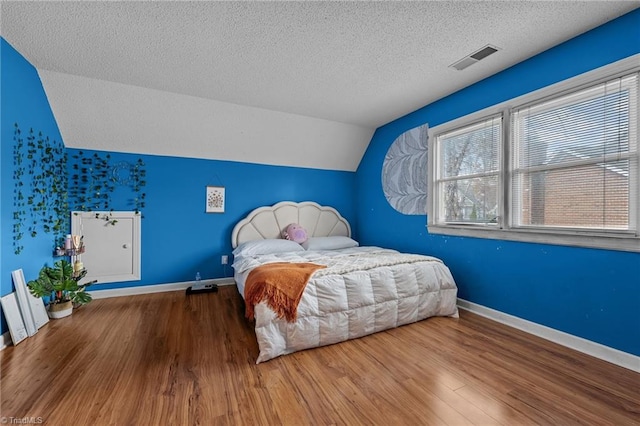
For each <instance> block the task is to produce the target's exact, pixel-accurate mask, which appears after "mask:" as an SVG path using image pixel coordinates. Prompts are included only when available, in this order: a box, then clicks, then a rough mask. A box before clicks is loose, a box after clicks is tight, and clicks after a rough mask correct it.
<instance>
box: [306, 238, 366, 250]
mask: <svg viewBox="0 0 640 426" xmlns="http://www.w3.org/2000/svg"><path fill="white" fill-rule="evenodd" d="M359 245H360V244H359V243H358V242H357V241H356V240H352V239H351V238H349V237H342V236H335V237H312V238H309V239H308V240H307V241H305V242H304V243H302V247H304V249H305V250H338V249H343V248H349V247H358V246H359Z"/></svg>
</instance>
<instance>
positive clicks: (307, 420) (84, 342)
mask: <svg viewBox="0 0 640 426" xmlns="http://www.w3.org/2000/svg"><path fill="white" fill-rule="evenodd" d="M257 354H258V348H257V344H256V341H255V335H254V333H253V330H252V328H251V326H250V325H249V324H247V323H246V322H245V320H244V318H243V313H242V307H241V300H240V296H239V295H238V294H237V290H236V289H235V287H223V288H221V290H220V292H219V293H215V294H199V295H190V296H185V294H184V293H183V292H172V293H160V294H152V295H143V296H134V297H121V298H113V299H102V300H96V301H94V302H92V303H91V304H89V305H87V306H84V307H82V308H80V309H79V310H77V311H76V312H74V314H73V315H72V316H71V317H68V318H65V319H62V320H56V321H52V322H50V323H49V324H47V325H46V326H45V327H43V328H42V329H41V330H40V331H39V332H38V334H36V335H35V336H34V337H31V338H29V339H27V340H26V341H24V342H22V343H20V344H19V345H18V346H17V347H15V348H14V347H9V348H7V349H5V350H4V351H2V352H0V362H1V370H0V374H1V391H2V394H1V404H0V410H1V415H2V416H4V417H5V418H6V419H5V421H7V422H8V420H7V419H9V418H10V417H13V418H14V419H22V418H24V417H34V418H36V419H33V420H37V418H38V417H40V418H41V419H42V420H43V421H44V422H45V424H51V425H103V424H105V425H106V424H113V425H134V424H135V425H196V424H203V425H215V424H220V425H234V424H235V425H280V424H283V425H304V424H313V425H329V424H341V425H358V424H366V425H396V424H398V425H468V424H474V425H476V424H477V425H494V424H495V425H510V426H511V425H533V424H548V425H573V424H588V425H600V424H602V425H632V424H635V425H638V424H640V374H637V373H633V372H631V371H629V370H626V369H624V368H620V367H616V366H613V365H611V364H608V363H606V362H603V361H600V360H597V359H594V358H591V357H589V356H586V355H583V354H580V353H576V352H573V351H571V350H569V349H566V348H563V347H560V346H557V345H555V344H552V343H549V342H547V341H544V340H542V339H539V338H536V337H533V336H531V335H528V334H526V333H523V332H520V331H517V330H514V329H511V328H508V327H506V326H503V325H500V324H498V323H494V322H492V321H489V320H487V319H484V318H481V317H478V316H476V315H473V314H471V313H467V312H464V311H462V312H461V317H460V319H459V320H456V319H452V318H432V319H428V320H425V321H422V322H419V323H416V324H411V325H408V326H404V327H401V328H398V329H394V330H390V331H387V332H382V333H378V334H375V335H371V336H367V337H364V338H362V339H358V340H353V341H350V342H345V343H341V344H337V345H332V346H328V347H324V348H318V349H312V350H307V351H303V352H298V353H295V354H292V355H287V356H284V357H280V358H277V359H274V360H271V361H268V362H266V363H263V364H259V365H256V364H255V359H256V356H257Z"/></svg>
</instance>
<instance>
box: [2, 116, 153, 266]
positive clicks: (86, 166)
mask: <svg viewBox="0 0 640 426" xmlns="http://www.w3.org/2000/svg"><path fill="white" fill-rule="evenodd" d="M71 160H72V163H71V169H72V173H71V177H70V178H69V168H68V163H69V158H68V154H67V150H66V148H65V147H64V144H62V142H58V141H55V140H53V141H52V140H50V139H49V137H47V136H45V135H43V134H42V132H36V131H34V130H33V129H30V130H29V133H28V135H26V136H24V135H23V133H22V130H21V129H20V126H19V125H18V123H15V125H14V134H13V164H14V170H13V182H14V188H13V207H14V211H13V249H14V252H15V254H20V253H21V252H22V251H23V249H24V237H25V235H29V236H31V237H36V236H37V235H38V233H39V231H40V230H43V231H44V232H46V233H52V234H53V235H54V245H53V247H58V246H61V245H62V243H63V241H64V236H65V235H66V234H68V233H69V229H70V227H71V221H70V215H69V213H70V205H73V207H74V209H75V210H80V211H100V210H105V211H113V204H112V199H111V197H112V194H113V193H114V191H115V190H116V187H117V186H124V187H128V188H129V190H130V191H131V193H132V198H131V199H129V200H128V201H127V204H128V206H127V207H128V208H133V210H135V212H136V214H140V213H141V209H143V208H144V206H145V198H146V194H145V193H144V192H143V188H144V186H145V185H146V180H145V177H146V171H145V164H144V162H143V161H142V159H138V160H137V161H136V162H135V163H129V162H126V161H122V162H120V163H118V164H117V165H115V166H114V165H112V164H111V155H110V154H108V153H106V154H101V153H97V152H96V153H93V154H91V155H89V154H86V153H85V152H83V151H78V152H77V153H76V154H74V155H73V156H72V159H71ZM123 208H124V207H123ZM112 224H115V223H112Z"/></svg>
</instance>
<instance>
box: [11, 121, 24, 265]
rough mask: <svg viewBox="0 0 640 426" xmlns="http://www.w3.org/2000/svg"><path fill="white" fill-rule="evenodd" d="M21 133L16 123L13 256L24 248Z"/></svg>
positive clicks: (14, 136)
mask: <svg viewBox="0 0 640 426" xmlns="http://www.w3.org/2000/svg"><path fill="white" fill-rule="evenodd" d="M21 133H22V132H21V131H20V128H19V127H18V123H15V126H14V131H13V164H14V170H13V182H14V188H13V206H14V211H13V251H14V252H15V254H20V252H22V249H23V248H24V246H23V244H22V237H23V236H24V232H23V229H22V222H23V221H24V219H25V216H26V211H25V199H24V193H23V191H22V187H23V186H24V183H23V182H22V178H23V176H24V164H23V161H24V154H23V152H22V150H23V147H24V140H23V139H22V135H21Z"/></svg>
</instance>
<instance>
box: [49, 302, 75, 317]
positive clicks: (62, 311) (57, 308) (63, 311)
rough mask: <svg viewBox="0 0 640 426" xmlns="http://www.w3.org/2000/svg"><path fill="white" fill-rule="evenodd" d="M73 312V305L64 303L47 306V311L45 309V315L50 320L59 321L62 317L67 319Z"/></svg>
mask: <svg viewBox="0 0 640 426" xmlns="http://www.w3.org/2000/svg"><path fill="white" fill-rule="evenodd" d="M72 312H73V303H71V302H65V303H59V304H55V305H49V309H47V315H49V318H51V319H60V318H64V317H68V316H69V315H71V313H72Z"/></svg>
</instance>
